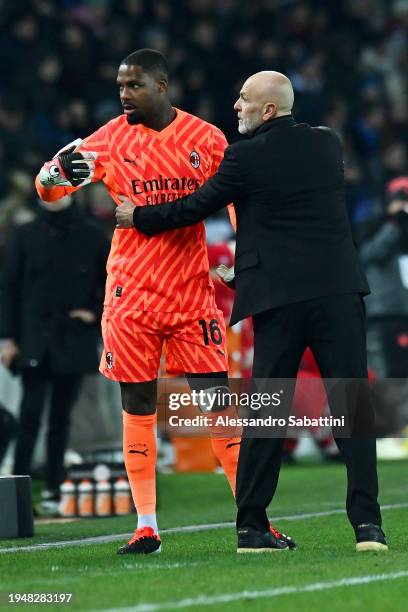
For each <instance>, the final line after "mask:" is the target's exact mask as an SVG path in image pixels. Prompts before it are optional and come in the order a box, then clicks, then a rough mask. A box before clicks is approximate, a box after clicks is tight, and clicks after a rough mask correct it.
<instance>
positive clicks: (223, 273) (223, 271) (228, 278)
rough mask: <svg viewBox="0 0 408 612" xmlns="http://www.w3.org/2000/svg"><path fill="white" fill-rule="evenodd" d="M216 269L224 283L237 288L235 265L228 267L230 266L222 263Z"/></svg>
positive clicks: (231, 287)
mask: <svg viewBox="0 0 408 612" xmlns="http://www.w3.org/2000/svg"><path fill="white" fill-rule="evenodd" d="M215 271H216V273H217V276H218V278H219V279H220V280H222V282H223V283H224V285H226V286H227V287H229V288H230V289H235V273H234V266H232V267H231V268H228V266H225V265H224V264H221V265H220V266H218V268H217V269H216V270H215Z"/></svg>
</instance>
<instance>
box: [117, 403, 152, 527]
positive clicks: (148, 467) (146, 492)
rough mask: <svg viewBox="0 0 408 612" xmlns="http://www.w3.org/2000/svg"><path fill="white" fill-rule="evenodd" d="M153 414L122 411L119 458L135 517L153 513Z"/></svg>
mask: <svg viewBox="0 0 408 612" xmlns="http://www.w3.org/2000/svg"><path fill="white" fill-rule="evenodd" d="M155 428H156V415H155V414H149V415H147V416H140V415H138V414H129V413H128V412H125V411H123V456H124V461H125V466H126V472H127V475H128V480H129V485H130V489H131V491H132V497H133V501H134V503H135V507H136V510H137V514H138V517H140V516H144V515H155V513H156V461H157V446H156V431H155Z"/></svg>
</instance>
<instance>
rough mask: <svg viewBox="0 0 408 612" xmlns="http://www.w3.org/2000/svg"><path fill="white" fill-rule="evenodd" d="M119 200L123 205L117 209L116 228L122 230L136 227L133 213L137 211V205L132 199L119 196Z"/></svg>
mask: <svg viewBox="0 0 408 612" xmlns="http://www.w3.org/2000/svg"><path fill="white" fill-rule="evenodd" d="M119 200H120V201H121V202H122V204H120V205H119V206H118V207H117V208H116V213H115V215H116V227H120V228H122V229H128V228H129V227H134V225H133V211H134V210H135V205H134V204H133V202H132V200H131V199H130V198H127V197H126V196H123V195H120V196H119Z"/></svg>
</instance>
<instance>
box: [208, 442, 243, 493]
mask: <svg viewBox="0 0 408 612" xmlns="http://www.w3.org/2000/svg"><path fill="white" fill-rule="evenodd" d="M240 442H241V438H211V446H212V449H213V451H214V455H215V456H216V457H217V459H218V461H219V462H220V463H221V465H222V467H223V468H224V472H225V475H226V477H227V480H228V482H229V484H230V487H231V489H232V494H233V496H234V497H235V482H236V479H237V465H238V455H239V445H240Z"/></svg>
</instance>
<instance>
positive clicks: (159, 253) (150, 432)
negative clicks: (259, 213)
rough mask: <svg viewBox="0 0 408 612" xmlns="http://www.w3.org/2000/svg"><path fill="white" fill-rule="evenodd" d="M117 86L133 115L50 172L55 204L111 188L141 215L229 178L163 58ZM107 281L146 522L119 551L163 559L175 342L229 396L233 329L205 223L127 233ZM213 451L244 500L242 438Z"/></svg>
mask: <svg viewBox="0 0 408 612" xmlns="http://www.w3.org/2000/svg"><path fill="white" fill-rule="evenodd" d="M117 84H118V87H119V94H120V99H121V103H122V106H123V111H124V112H123V114H122V115H121V116H119V117H117V118H115V119H113V120H112V121H109V122H108V123H107V124H105V125H103V126H102V127H101V128H99V129H98V130H97V131H96V132H94V133H93V134H91V135H90V136H88V137H87V138H85V139H84V141H75V142H74V143H71V146H68V147H66V148H65V149H64V150H62V151H60V152H59V154H57V156H56V157H55V158H54V159H53V160H51V161H50V162H47V163H46V164H44V166H43V168H42V169H41V171H40V173H39V175H38V176H37V179H36V186H37V190H38V193H39V195H40V197H41V198H42V199H43V200H47V201H54V200H58V199H59V198H61V197H63V196H64V195H66V194H67V193H72V192H73V191H75V190H76V189H79V188H81V187H82V186H83V185H85V184H87V183H90V182H91V183H93V182H96V181H103V183H104V184H105V187H106V189H107V190H108V192H109V193H110V195H111V197H112V198H113V199H114V201H115V202H116V204H118V205H121V202H122V200H123V199H124V198H127V199H130V200H131V201H132V202H133V204H134V205H136V206H139V205H140V206H142V205H146V204H158V203H162V202H169V201H172V200H176V199H178V198H180V197H182V196H183V195H187V194H189V193H191V192H193V191H195V189H197V187H199V186H200V185H202V184H203V183H204V182H205V181H206V180H207V179H208V178H209V177H210V176H212V174H214V173H215V171H216V170H217V168H218V166H219V164H220V162H221V159H222V157H223V152H224V149H225V147H226V146H227V142H226V139H225V137H224V135H223V134H222V132H221V131H220V130H219V129H218V128H216V127H215V126H213V125H211V124H209V123H207V122H205V121H203V120H202V119H199V118H198V117H195V116H194V115H190V114H188V113H186V112H184V111H181V110H179V109H176V108H174V107H173V106H172V105H171V103H170V100H169V98H168V95H167V85H168V66H167V62H166V60H165V58H164V57H163V56H162V55H161V54H160V53H159V52H157V51H154V50H151V49H142V50H139V51H136V52H135V53H132V54H131V55H129V56H128V57H126V58H125V59H124V60H123V61H122V63H121V65H120V66H119V71H118V77H117ZM107 271H108V279H107V284H106V294H105V303H104V315H103V319H102V332H103V341H104V354H103V357H102V361H101V365H100V371H101V372H102V373H103V374H104V375H105V376H107V377H108V378H110V379H112V380H115V381H118V382H119V383H120V388H121V395H122V408H123V451H124V460H125V466H126V471H127V474H128V478H129V484H130V487H131V490H132V496H133V500H134V503H135V506H136V510H137V514H138V524H137V529H136V530H135V533H134V535H133V537H132V538H131V540H130V541H129V542H128V543H127V544H125V545H124V546H122V547H121V548H120V549H119V550H118V552H119V553H121V554H124V553H152V552H157V551H159V550H161V540H160V536H159V530H158V526H157V519H156V480H155V467H156V458H157V451H156V439H155V425H156V400H157V374H158V369H159V362H160V357H161V354H162V349H163V344H164V343H166V357H167V360H169V361H170V363H171V365H172V369H177V370H178V371H180V372H185V373H186V376H187V379H188V381H189V384H190V386H191V387H192V388H193V389H194V388H195V386H196V384H199V385H200V388H202V386H203V380H204V381H205V380H208V384H206V385H205V387H206V388H207V389H214V388H218V387H225V386H227V385H228V378H227V369H228V361H227V349H226V346H225V323H224V319H223V316H222V313H221V312H220V310H218V308H217V306H216V303H215V299H214V287H213V284H212V282H211V279H210V277H209V271H208V258H207V252H206V241H205V229H204V224H203V223H201V224H199V225H195V226H194V227H189V228H185V229H182V230H176V231H174V232H170V233H168V234H166V235H164V236H158V237H155V238H153V239H149V238H147V237H146V236H144V235H143V234H142V233H140V232H139V231H137V230H136V229H134V228H130V229H126V230H123V229H116V231H115V233H114V236H113V239H112V246H111V252H110V255H109V259H108V264H107ZM210 332H211V333H210ZM196 381H197V383H196ZM212 446H213V450H214V452H215V454H216V456H217V457H218V459H219V461H220V463H221V465H222V467H223V468H224V470H225V473H226V476H227V478H228V481H229V483H230V486H231V488H232V490H233V492H235V476H236V467H237V461H238V452H239V438H219V437H214V438H212ZM276 534H278V532H276ZM276 537H281V538H284V536H281V534H279V535H277V536H276ZM282 541H283V540H282Z"/></svg>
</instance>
